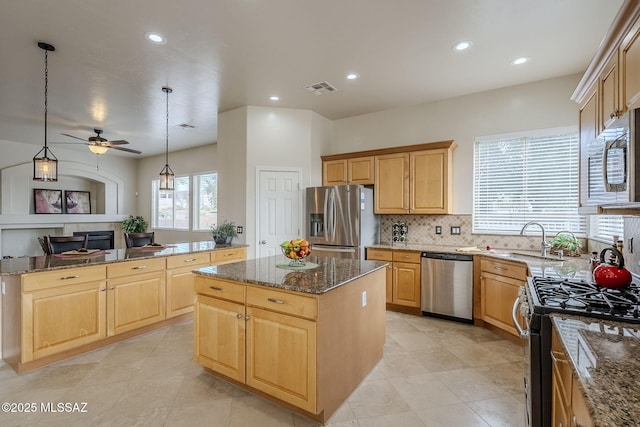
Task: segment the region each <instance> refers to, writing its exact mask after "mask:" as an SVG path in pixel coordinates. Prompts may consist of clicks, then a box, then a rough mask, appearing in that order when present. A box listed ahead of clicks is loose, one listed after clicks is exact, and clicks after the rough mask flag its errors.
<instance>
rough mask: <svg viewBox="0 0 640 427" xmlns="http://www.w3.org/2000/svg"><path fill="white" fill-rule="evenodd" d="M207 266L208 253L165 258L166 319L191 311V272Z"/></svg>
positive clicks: (209, 259)
mask: <svg viewBox="0 0 640 427" xmlns="http://www.w3.org/2000/svg"><path fill="white" fill-rule="evenodd" d="M209 264H211V256H210V254H209V252H198V253H195V254H187V255H176V256H172V257H168V258H167V277H166V287H167V290H166V297H167V308H166V316H167V318H170V317H175V316H180V315H181V314H185V313H190V312H192V311H193V304H194V302H195V298H196V293H195V291H194V289H193V273H192V272H191V271H192V270H193V269H196V268H200V267H205V266H207V265H209Z"/></svg>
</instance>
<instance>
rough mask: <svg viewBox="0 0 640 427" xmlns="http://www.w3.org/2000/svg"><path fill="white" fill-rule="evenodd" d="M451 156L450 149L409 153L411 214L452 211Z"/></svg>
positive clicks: (446, 212)
mask: <svg viewBox="0 0 640 427" xmlns="http://www.w3.org/2000/svg"><path fill="white" fill-rule="evenodd" d="M452 157H453V156H452V155H451V152H450V151H449V150H448V149H437V150H425V151H416V152H412V153H410V157H409V158H410V166H409V170H410V177H409V192H410V194H409V200H410V203H409V212H410V213H412V214H448V213H451V212H452V197H451V188H452V185H451V182H452V179H453V175H452V172H453V167H452V160H453V159H452Z"/></svg>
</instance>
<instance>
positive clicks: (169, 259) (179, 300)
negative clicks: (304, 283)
mask: <svg viewBox="0 0 640 427" xmlns="http://www.w3.org/2000/svg"><path fill="white" fill-rule="evenodd" d="M245 258H246V245H218V246H216V245H215V243H214V242H211V241H203V242H188V243H175V244H165V245H164V246H154V247H141V248H129V249H110V250H106V251H96V252H91V253H74V254H66V255H65V254H57V255H49V256H39V257H25V258H15V259H8V260H2V262H1V263H0V274H1V276H2V358H3V359H4V361H5V362H6V363H7V364H9V365H10V366H11V367H13V369H15V370H16V371H17V372H19V373H21V372H26V371H29V370H32V369H36V368H38V367H41V366H45V365H47V364H50V363H53V362H56V361H59V360H62V359H65V358H68V357H70V356H74V355H77V354H80V353H83V352H86V351H90V350H93V349H95V348H98V347H101V346H105V345H108V344H111V343H114V342H117V341H121V340H123V339H126V338H129V337H131V336H134V335H139V334H142V333H145V332H148V331H150V330H153V329H157V328H160V327H163V326H167V325H169V324H172V323H175V322H178V321H181V320H183V319H186V318H188V317H190V316H192V312H193V306H194V304H193V303H194V299H195V294H194V292H193V275H192V273H191V270H193V269H194V268H197V267H203V266H208V265H212V264H220V263H227V262H234V261H238V260H241V259H245Z"/></svg>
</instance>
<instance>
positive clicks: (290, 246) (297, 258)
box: [280, 239, 311, 267]
mask: <svg viewBox="0 0 640 427" xmlns="http://www.w3.org/2000/svg"><path fill="white" fill-rule="evenodd" d="M280 249H282V254H283V255H284V256H286V257H287V258H289V259H290V260H291V262H290V263H289V265H290V266H291V267H297V266H298V267H299V266H303V265H305V264H304V261H303V259H304V258H306V257H308V256H309V255H310V254H311V249H310V248H309V242H308V241H306V240H304V239H293V240H286V241H284V242H282V244H281V245H280Z"/></svg>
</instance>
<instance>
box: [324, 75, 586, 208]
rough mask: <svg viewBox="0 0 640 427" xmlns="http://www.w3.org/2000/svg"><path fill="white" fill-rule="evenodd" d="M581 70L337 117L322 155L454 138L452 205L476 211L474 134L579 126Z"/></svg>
mask: <svg viewBox="0 0 640 427" xmlns="http://www.w3.org/2000/svg"><path fill="white" fill-rule="evenodd" d="M580 77H581V75H577V74H576V75H570V76H564V77H559V78H555V79H549V80H543V81H539V82H534V83H529V84H525V85H519V86H511V87H507V88H503V89H497V90H493V91H488V92H482V93H477V94H473V95H467V96H461V97H457V98H451V99H447V100H443V101H438V102H432V103H429V104H422V105H417V106H414V107H407V108H399V109H395V110H387V111H382V112H378V113H372V114H366V115H362V116H356V117H350V118H347V119H342V120H336V121H334V122H333V130H332V137H331V145H330V147H328V148H327V149H326V151H324V152H323V153H322V154H337V153H345V152H351V151H361V150H369V149H374V148H386V147H394V146H402V145H412V144H420V143H424V142H434V141H442V140H450V139H453V140H455V141H456V143H457V144H458V148H457V149H456V151H455V152H454V159H453V171H454V172H453V173H454V176H453V191H454V196H453V197H454V199H453V210H454V213H458V214H469V213H471V212H472V183H473V138H474V137H475V136H480V135H494V134H499V133H507V132H515V131H522V130H531V129H542V128H552V127H560V126H571V125H574V126H577V124H578V105H577V104H576V103H575V102H573V101H571V100H570V99H569V97H570V96H571V94H572V92H573V90H574V89H575V87H576V85H577V83H578V80H579V79H580Z"/></svg>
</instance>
